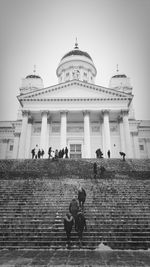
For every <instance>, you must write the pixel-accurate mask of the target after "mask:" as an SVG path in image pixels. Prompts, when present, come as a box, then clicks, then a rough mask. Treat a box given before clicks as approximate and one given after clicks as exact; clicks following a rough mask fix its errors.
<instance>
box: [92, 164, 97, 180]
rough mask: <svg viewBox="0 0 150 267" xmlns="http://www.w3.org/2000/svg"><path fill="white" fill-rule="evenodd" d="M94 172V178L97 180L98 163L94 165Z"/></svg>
mask: <svg viewBox="0 0 150 267" xmlns="http://www.w3.org/2000/svg"><path fill="white" fill-rule="evenodd" d="M93 172H94V178H96V175H97V164H96V162H94V164H93Z"/></svg>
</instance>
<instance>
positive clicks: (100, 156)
mask: <svg viewBox="0 0 150 267" xmlns="http://www.w3.org/2000/svg"><path fill="white" fill-rule="evenodd" d="M95 153H96V158H97V159H102V158H103V152H102V151H101V149H100V148H98V149H97V150H96V151H95ZM107 156H108V158H109V159H110V150H108V151H107Z"/></svg>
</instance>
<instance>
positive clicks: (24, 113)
mask: <svg viewBox="0 0 150 267" xmlns="http://www.w3.org/2000/svg"><path fill="white" fill-rule="evenodd" d="M29 115H30V111H29V110H22V116H23V117H28V116H29Z"/></svg>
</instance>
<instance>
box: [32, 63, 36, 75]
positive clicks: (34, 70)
mask: <svg viewBox="0 0 150 267" xmlns="http://www.w3.org/2000/svg"><path fill="white" fill-rule="evenodd" d="M33 67H34V69H33V72H34V75H35V73H36V65H34V66H33Z"/></svg>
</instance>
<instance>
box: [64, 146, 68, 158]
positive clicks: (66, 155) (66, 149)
mask: <svg viewBox="0 0 150 267" xmlns="http://www.w3.org/2000/svg"><path fill="white" fill-rule="evenodd" d="M65 157H66V158H68V148H67V147H66V148H65Z"/></svg>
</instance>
